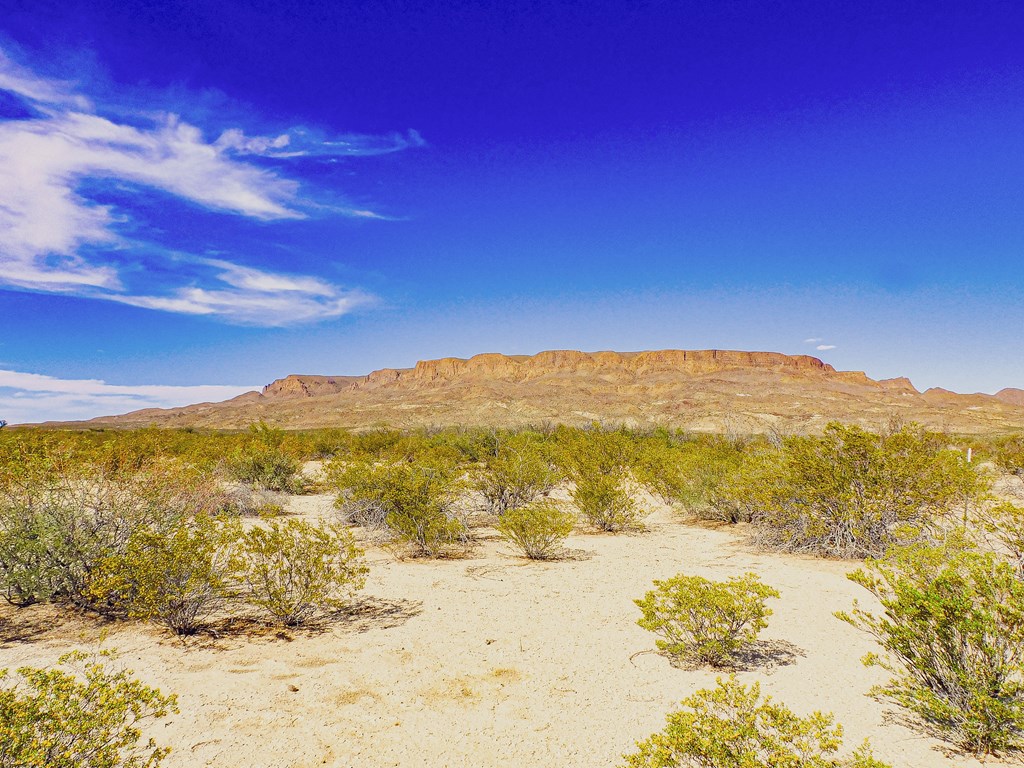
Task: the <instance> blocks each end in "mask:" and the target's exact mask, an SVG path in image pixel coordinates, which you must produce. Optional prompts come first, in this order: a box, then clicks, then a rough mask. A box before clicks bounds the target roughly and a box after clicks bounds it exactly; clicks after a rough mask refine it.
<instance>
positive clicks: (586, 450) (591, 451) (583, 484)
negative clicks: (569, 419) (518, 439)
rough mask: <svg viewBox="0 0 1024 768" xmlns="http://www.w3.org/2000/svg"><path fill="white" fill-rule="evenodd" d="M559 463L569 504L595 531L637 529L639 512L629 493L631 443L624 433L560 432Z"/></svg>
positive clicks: (634, 452) (594, 430)
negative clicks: (569, 486) (567, 481)
mask: <svg viewBox="0 0 1024 768" xmlns="http://www.w3.org/2000/svg"><path fill="white" fill-rule="evenodd" d="M561 439H562V443H563V445H562V462H563V463H564V465H565V467H566V469H567V472H568V475H569V479H570V480H572V483H573V487H572V490H571V492H570V495H571V497H572V501H573V504H575V505H576V508H577V509H578V510H579V512H580V515H582V516H583V518H584V519H585V520H587V522H589V523H590V524H591V525H592V526H594V527H595V528H597V529H599V530H602V531H608V532H611V533H615V532H618V531H624V530H628V529H631V528H638V527H640V517H641V515H642V511H641V509H640V507H639V505H638V504H637V503H636V500H635V499H634V498H633V496H632V495H631V494H630V490H629V482H630V480H631V467H632V466H633V463H634V461H635V459H636V451H635V445H634V443H633V440H632V439H631V438H630V436H629V435H628V434H626V433H625V432H621V431H620V432H604V431H601V430H599V429H597V428H595V429H592V430H590V431H587V432H584V431H565V430H564V431H563V433H562V438H561Z"/></svg>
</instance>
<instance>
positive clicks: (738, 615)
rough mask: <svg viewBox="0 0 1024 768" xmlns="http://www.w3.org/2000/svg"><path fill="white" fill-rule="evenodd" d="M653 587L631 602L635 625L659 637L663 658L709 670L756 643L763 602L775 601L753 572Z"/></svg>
mask: <svg viewBox="0 0 1024 768" xmlns="http://www.w3.org/2000/svg"><path fill="white" fill-rule="evenodd" d="M654 586H655V588H654V589H653V590H651V591H650V592H648V593H647V594H646V595H644V597H643V598H641V599H639V600H635V601H634V602H635V603H636V604H637V606H638V607H639V608H640V612H641V614H642V616H641V618H640V619H639V620H638V621H637V623H638V624H639V625H640V626H641V627H643V628H644V629H648V630H650V631H651V632H654V633H655V634H658V635H661V637H663V638H664V639H663V640H658V641H657V646H658V648H660V649H661V650H662V651H664V652H665V653H667V654H669V655H671V656H674V657H676V658H679V659H687V660H692V661H697V662H701V663H704V664H710V665H712V666H715V667H720V666H725V665H727V664H729V663H731V662H732V661H734V660H735V658H736V656H737V654H738V653H740V652H741V651H742V650H743V649H744V648H747V647H749V646H750V645H752V644H753V643H754V642H756V640H757V635H758V633H759V632H760V631H761V630H762V629H764V628H765V627H766V626H768V622H767V618H768V617H769V616H771V613H772V612H771V609H770V608H768V607H767V606H766V605H765V600H766V599H767V598H769V597H778V596H779V593H778V591H776V590H775V589H773V588H772V587H769V586H768V585H766V584H762V583H761V581H760V580H759V579H758V578H757V576H756V575H755V574H753V573H747V574H744V575H743V576H736V577H733V578H731V579H729V580H728V581H710V580H708V579H705V578H703V577H701V576H685V575H682V574H680V575H678V576H674V577H672V578H671V579H666V580H664V581H657V580H656V581H655V582H654Z"/></svg>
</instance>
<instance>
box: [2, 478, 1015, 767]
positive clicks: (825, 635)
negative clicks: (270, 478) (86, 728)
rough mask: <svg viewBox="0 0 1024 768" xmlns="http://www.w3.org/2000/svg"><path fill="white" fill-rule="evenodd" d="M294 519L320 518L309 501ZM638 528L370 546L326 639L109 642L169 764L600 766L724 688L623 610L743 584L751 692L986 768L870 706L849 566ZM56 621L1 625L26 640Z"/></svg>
mask: <svg viewBox="0 0 1024 768" xmlns="http://www.w3.org/2000/svg"><path fill="white" fill-rule="evenodd" d="M303 505H305V507H306V508H308V509H310V510H313V509H317V510H322V509H325V508H326V505H325V504H324V503H323V499H316V498H311V499H310V500H309V501H304V502H301V503H300V506H303ZM647 524H648V526H649V530H648V531H647V532H646V533H643V534H637V535H619V536H611V535H590V534H583V535H575V536H573V537H571V538H570V539H569V541H568V545H569V547H570V548H572V549H573V550H576V551H577V553H576V557H575V558H574V559H570V560H565V561H560V562H552V563H534V562H529V561H526V560H522V559H520V558H517V557H515V556H514V555H513V553H512V552H511V551H510V550H509V549H508V548H507V547H506V546H505V545H504V544H502V543H501V542H500V541H498V540H496V539H494V538H493V537H487V535H486V534H487V532H486V531H484V539H483V540H482V541H481V542H480V543H479V544H478V545H477V546H476V547H475V549H474V550H473V552H472V553H471V555H470V556H469V557H467V558H465V559H461V560H443V561H397V560H395V559H394V558H393V557H392V556H391V555H389V554H388V553H386V552H382V551H379V550H372V549H371V551H370V552H369V554H368V558H369V561H370V566H371V572H370V578H369V581H368V584H367V587H366V589H365V590H364V592H363V595H362V598H361V600H360V604H359V605H358V606H356V608H355V611H354V615H353V616H351V617H349V618H348V619H343V620H339V621H337V622H333V623H331V624H330V625H329V626H327V628H326V629H325V630H323V631H320V632H294V633H290V634H284V633H281V636H277V634H276V633H274V632H263V633H256V634H245V635H229V636H223V637H220V638H210V637H205V638H193V639H189V640H186V641H184V642H182V641H179V640H177V639H174V638H171V637H169V636H168V635H167V634H165V633H163V632H161V631H160V630H158V629H156V628H152V627H146V626H140V625H113V626H111V627H109V631H108V635H107V638H106V640H105V646H106V647H116V648H118V649H120V650H121V652H122V659H123V662H124V664H125V665H126V666H128V667H130V668H132V669H134V670H135V672H136V673H137V675H138V676H139V677H140V678H142V679H143V680H145V681H146V682H147V683H150V684H154V685H157V686H159V687H160V688H161V689H163V690H164V691H165V692H166V691H174V692H176V693H177V694H178V695H179V698H180V706H181V714H180V715H177V716H174V717H172V718H169V719H168V720H167V721H165V722H161V723H159V724H158V725H157V727H156V729H155V730H154V736H156V738H157V739H158V741H159V742H160V743H163V744H169V745H171V746H172V747H173V749H174V751H173V752H172V754H171V756H170V757H169V758H168V759H167V761H166V762H165V765H166V766H168V768H184V767H185V766H217V767H218V768H236V767H238V768H242V767H243V766H244V767H246V768H253V767H262V766H265V767H266V768H301V767H304V766H335V767H337V768H342V767H347V766H352V767H353V768H356V767H358V768H377V767H378V766H424V767H426V768H456V767H461V766H467V767H469V766H473V767H474V768H486V767H487V766H526V767H533V766H536V767H538V768H540V767H541V766H552V765H567V766H594V767H595V768H599V767H600V768H605V767H610V766H615V765H618V764H619V761H620V758H621V755H622V754H623V753H624V752H627V751H630V750H631V749H632V747H633V745H634V742H635V741H636V740H638V739H643V738H645V737H646V736H647V735H649V734H650V733H651V732H652V731H655V730H659V729H660V728H661V727H662V725H663V723H664V716H665V713H666V712H668V711H669V710H670V709H672V708H673V707H674V706H675V705H676V704H677V703H678V701H679V700H680V699H681V698H683V697H685V696H687V695H689V694H690V693H692V692H693V691H695V690H697V689H698V688H701V687H707V686H709V685H713V683H714V679H715V677H716V672H715V671H713V670H708V669H698V670H682V669H677V668H673V667H672V666H670V665H669V663H668V661H667V660H666V659H665V658H663V657H661V656H659V655H656V654H654V653H639V655H636V654H638V652H642V651H645V650H648V649H653V648H654V639H655V638H654V636H653V635H651V634H650V633H648V632H646V631H645V630H643V629H641V628H640V627H638V626H637V625H636V619H637V617H638V615H639V612H638V610H637V608H636V606H635V605H634V604H633V602H632V601H633V598H635V597H639V596H641V595H642V594H643V593H644V592H645V591H647V590H648V589H650V587H651V581H652V579H657V578H666V577H669V576H672V575H674V574H676V573H679V572H686V573H690V574H699V575H703V576H707V577H711V578H716V579H722V578H727V577H729V576H733V575H736V574H740V573H743V572H746V571H754V572H756V573H757V574H758V575H759V576H760V577H761V579H762V580H763V581H765V582H766V583H768V584H770V585H772V586H774V587H775V588H777V589H778V590H779V591H780V592H781V594H782V597H781V599H779V600H773V601H771V604H772V607H773V608H774V611H775V614H774V615H773V616H772V617H771V618H770V620H769V622H770V623H769V626H768V629H767V630H765V632H764V633H763V634H762V638H763V639H764V640H766V641H774V642H770V643H769V645H770V646H771V647H770V648H769V651H768V652H766V655H765V658H763V659H762V660H761V661H760V662H759V663H756V664H751V665H750V667H749V668H748V669H745V670H743V671H740V672H739V673H738V676H739V678H740V679H741V680H742V681H744V682H750V681H754V680H758V681H760V682H761V684H762V688H763V690H764V691H765V692H766V693H769V694H771V695H772V696H773V697H775V698H776V699H778V700H780V701H782V702H784V703H786V704H787V705H788V706H789V707H790V708H792V709H794V710H795V711H797V712H798V713H802V714H803V713H808V712H810V711H811V710H813V709H821V710H825V711H832V712H834V713H835V715H836V717H837V719H838V720H839V722H841V723H842V724H843V726H844V728H845V730H846V738H847V745H848V746H849V747H850V748H852V747H853V746H855V745H856V744H858V743H859V742H860V741H862V740H863V739H864V738H866V737H870V738H871V740H872V742H873V743H874V745H875V751H876V755H877V756H878V757H879V758H881V759H884V760H887V761H890V762H892V763H893V765H894V766H896V768H919V767H925V766H947V765H952V766H962V767H964V768H966V767H967V766H977V765H980V763H978V762H977V761H975V760H974V759H973V758H970V757H966V756H963V755H952V756H950V755H949V754H948V753H947V752H946V751H944V749H943V745H942V744H941V743H940V742H937V741H935V740H933V739H930V738H928V737H927V736H925V735H924V734H923V733H921V732H920V731H919V730H914V729H911V728H908V727H906V726H904V725H901V724H899V723H898V718H894V717H893V710H892V707H887V706H886V705H883V704H880V703H878V702H876V701H874V700H872V699H870V698H868V697H867V696H866V695H865V693H866V692H867V690H868V689H869V688H870V687H871V686H872V685H873V684H876V683H879V682H882V681H883V680H884V674H883V673H881V672H880V671H878V670H872V669H866V668H865V667H864V666H863V665H862V664H861V662H860V658H861V657H862V656H863V655H864V654H865V653H867V652H868V651H871V650H874V649H875V646H874V644H873V643H872V642H871V641H870V640H869V639H868V638H867V637H866V636H864V635H862V634H860V633H859V632H857V631H856V630H855V629H853V628H852V627H850V626H848V625H846V624H844V623H843V622H841V621H839V620H838V619H836V618H834V617H833V615H832V614H833V611H836V610H841V609H848V608H849V607H850V605H851V603H852V601H853V599H854V598H855V597H857V598H860V599H861V600H862V601H864V599H865V598H866V597H867V593H866V592H864V590H862V589H861V588H860V587H858V586H856V585H855V584H853V583H851V582H849V581H848V580H847V579H846V578H845V574H846V572H847V571H848V570H851V569H852V567H853V565H852V564H850V563H844V562H832V561H823V560H818V559H814V558H805V557H795V556H786V555H777V554H773V553H764V552H759V551H757V550H755V549H753V548H752V547H750V546H748V545H747V544H746V543H745V541H744V539H743V538H742V536H741V535H740V532H739V531H737V530H735V529H710V528H704V527H697V526H692V525H684V524H681V523H680V522H679V521H678V520H677V519H676V518H675V517H674V516H673V515H672V513H671V511H670V510H668V509H666V508H664V507H659V508H656V509H655V511H654V513H653V514H652V515H651V516H650V517H649V518H648V519H647ZM51 610H52V609H49V608H40V609H29V610H26V611H22V612H19V613H17V614H15V613H14V612H13V610H11V609H8V608H4V609H3V614H2V615H3V616H7V617H13V618H14V620H15V621H16V622H17V623H18V624H24V623H25V622H28V621H31V620H34V619H40V620H42V619H45V618H46V616H48V615H50V614H47V611H51ZM100 632H101V628H100V627H98V626H97V625H95V624H93V623H90V622H87V621H83V620H70V621H67V622H65V623H64V624H63V625H62V626H60V627H57V628H54V629H50V630H48V631H46V632H44V633H43V634H42V635H40V636H38V637H36V638H35V639H33V640H31V641H17V640H15V641H8V642H6V643H4V644H2V645H0V667H7V666H11V667H13V666H17V665H20V664H35V665H43V664H48V663H52V662H53V661H54V660H55V659H56V657H57V656H58V655H59V654H60V653H61V652H63V651H65V650H68V649H69V648H71V647H83V648H90V647H95V643H96V641H97V637H98V636H99V634H100ZM717 674H720V673H717ZM1010 764H1011V763H1002V762H999V761H995V760H990V761H987V762H986V763H985V765H986V766H998V765H1010ZM1012 764H1014V765H1019V763H1012Z"/></svg>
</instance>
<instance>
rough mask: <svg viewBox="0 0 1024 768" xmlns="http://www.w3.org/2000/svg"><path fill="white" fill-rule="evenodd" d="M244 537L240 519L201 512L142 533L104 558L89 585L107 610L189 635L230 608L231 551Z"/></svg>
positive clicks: (135, 532)
mask: <svg viewBox="0 0 1024 768" xmlns="http://www.w3.org/2000/svg"><path fill="white" fill-rule="evenodd" d="M240 536H241V526H240V525H239V524H238V522H237V520H215V519H213V518H211V517H210V516H209V515H205V514H200V515H197V516H196V517H193V518H182V519H180V520H178V521H177V522H176V523H175V524H174V525H173V526H172V527H171V528H170V529H169V530H166V531H165V530H155V529H152V528H141V529H138V530H136V531H134V532H132V534H131V535H130V536H129V538H128V542H127V544H126V545H125V548H124V551H123V552H120V553H118V554H115V555H111V556H110V557H108V558H106V559H105V560H104V561H103V562H102V564H101V566H100V568H99V569H98V573H97V574H96V576H95V578H94V579H93V582H92V584H91V586H90V589H91V592H92V594H93V595H95V597H96V598H97V599H98V600H100V601H102V602H104V603H106V604H108V605H109V606H111V607H113V608H116V607H123V609H124V611H125V612H126V613H127V615H128V616H130V617H132V618H139V619H145V620H152V621H156V622H157V623H159V624H162V625H164V626H165V627H167V628H168V629H170V630H171V631H172V632H174V633H176V634H179V635H188V634H192V633H194V632H195V631H196V630H198V629H199V628H200V627H201V626H202V624H203V622H204V621H205V620H206V619H207V618H208V617H209V616H210V615H211V614H212V613H214V612H216V611H218V610H220V609H221V608H223V607H224V605H225V604H226V602H227V600H228V598H229V595H230V591H231V574H230V571H229V560H230V557H231V548H232V546H233V545H234V543H235V541H236V540H237V539H238V538H239V537H240Z"/></svg>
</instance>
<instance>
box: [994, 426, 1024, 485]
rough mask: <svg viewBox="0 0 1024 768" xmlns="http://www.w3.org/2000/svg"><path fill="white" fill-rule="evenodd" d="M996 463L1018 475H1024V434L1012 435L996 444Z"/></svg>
mask: <svg viewBox="0 0 1024 768" xmlns="http://www.w3.org/2000/svg"><path fill="white" fill-rule="evenodd" d="M994 458H995V462H996V465H997V466H998V467H999V468H1000V469H1002V470H1004V471H1006V472H1012V473H1013V474H1015V475H1017V476H1018V477H1024V435H1011V436H1010V437H1006V438H1003V439H1002V440H1000V441H999V442H998V443H997V444H996V450H995V456H994Z"/></svg>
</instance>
